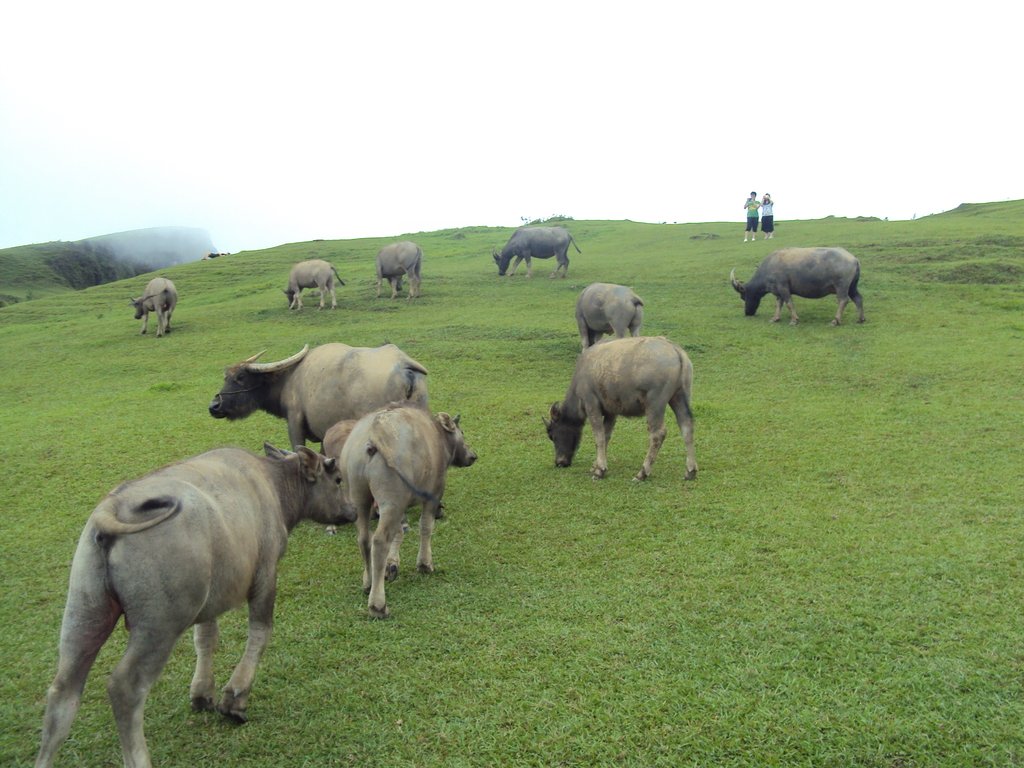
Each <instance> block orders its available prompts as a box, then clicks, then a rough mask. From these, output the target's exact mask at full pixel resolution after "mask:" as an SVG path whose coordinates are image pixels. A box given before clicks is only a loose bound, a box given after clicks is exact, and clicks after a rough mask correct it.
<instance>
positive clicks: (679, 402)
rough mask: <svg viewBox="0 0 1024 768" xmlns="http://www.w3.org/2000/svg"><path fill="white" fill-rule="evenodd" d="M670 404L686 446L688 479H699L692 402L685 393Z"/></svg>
mask: <svg viewBox="0 0 1024 768" xmlns="http://www.w3.org/2000/svg"><path fill="white" fill-rule="evenodd" d="M687 388H689V384H687ZM668 404H669V407H670V408H672V412H673V413H674V414H675V415H676V424H678V425H679V432H680V434H682V436H683V443H684V444H685V445H686V479H687V480H693V479H694V478H696V477H697V451H696V449H695V448H694V447H693V411H691V410H690V401H689V399H688V398H687V396H686V395H685V394H684V393H683V392H677V393H676V394H675V395H674V396H673V397H672V399H671V400H669V401H668Z"/></svg>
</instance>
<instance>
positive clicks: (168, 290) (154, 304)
mask: <svg viewBox="0 0 1024 768" xmlns="http://www.w3.org/2000/svg"><path fill="white" fill-rule="evenodd" d="M129 301H131V303H132V306H133V307H135V319H136V320H142V333H145V332H146V328H147V327H148V326H149V313H150V312H156V319H157V324H156V336H157V338H160V337H161V336H163V335H164V334H165V333H170V332H171V314H173V312H174V307H175V306H176V305H177V304H178V289H177V288H175V287H174V283H172V282H171V281H170V280H168V279H167V278H166V277H154V278H153V279H152V280H150V281H149V283H148V284H147V285H146V292H145V293H144V294H142V296H141V297H140V298H138V299H129Z"/></svg>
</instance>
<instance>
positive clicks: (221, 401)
mask: <svg viewBox="0 0 1024 768" xmlns="http://www.w3.org/2000/svg"><path fill="white" fill-rule="evenodd" d="M260 354H263V353H262V352H261V353H260ZM259 356H260V355H253V356H252V357H250V358H249V359H248V360H243V361H242V362H241V363H237V364H236V365H233V366H231V367H230V368H228V369H227V370H226V371H225V372H224V386H223V387H222V388H221V390H220V392H218V393H217V395H215V396H214V398H213V401H212V402H211V403H210V415H211V416H213V417H214V418H215V419H224V418H226V419H244V418H245V417H246V416H249V415H250V414H252V413H253V412H255V411H257V410H263V411H266V412H268V413H271V414H273V415H274V416H279V417H281V418H284V419H287V420H288V438H289V440H291V444H292V445H293V446H295V445H304V444H305V442H306V440H320V441H322V440H323V439H324V435H325V434H326V433H327V430H328V429H329V428H330V427H331V425H332V424H334V423H336V422H339V421H342V420H344V419H355V418H358V417H360V416H363V415H364V414H367V413H369V412H370V411H373V410H374V409H376V408H381V407H383V406H385V405H387V404H388V403H391V402H394V401H399V400H408V401H410V402H412V403H415V404H417V405H422V406H424V407H425V406H426V405H427V382H426V375H427V369H426V368H424V367H423V366H422V365H420V364H419V363H417V362H416V361H415V360H413V359H412V358H411V357H409V356H408V355H407V354H405V352H403V351H402V350H400V349H399V348H398V347H396V346H395V345H394V344H385V345H384V346H382V347H350V346H348V345H347V344H323V345H321V346H319V347H316V348H315V349H313V350H312V351H310V349H309V345H308V344H307V345H306V346H304V347H303V348H302V349H301V350H300V351H299V352H297V353H296V354H294V355H292V356H291V357H289V358H286V359H284V360H281V361H279V362H276V363H257V362H255V361H256V359H257V358H258V357H259Z"/></svg>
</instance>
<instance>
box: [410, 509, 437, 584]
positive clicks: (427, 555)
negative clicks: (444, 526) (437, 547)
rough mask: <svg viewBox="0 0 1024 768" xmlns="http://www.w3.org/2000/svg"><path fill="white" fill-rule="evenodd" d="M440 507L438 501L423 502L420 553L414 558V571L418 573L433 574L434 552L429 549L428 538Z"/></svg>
mask: <svg viewBox="0 0 1024 768" xmlns="http://www.w3.org/2000/svg"><path fill="white" fill-rule="evenodd" d="M440 507H441V502H440V501H425V502H423V511H422V512H421V513H420V551H419V555H418V556H417V557H416V570H418V571H419V572H420V573H433V572H434V552H433V550H432V549H431V548H430V537H431V536H433V534H434V521H435V520H436V519H437V512H438V510H439V509H440Z"/></svg>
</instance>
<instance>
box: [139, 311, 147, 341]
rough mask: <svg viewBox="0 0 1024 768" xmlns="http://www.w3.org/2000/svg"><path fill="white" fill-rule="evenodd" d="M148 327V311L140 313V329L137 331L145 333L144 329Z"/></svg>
mask: <svg viewBox="0 0 1024 768" xmlns="http://www.w3.org/2000/svg"><path fill="white" fill-rule="evenodd" d="M147 328H149V312H143V313H142V330H141V331H139V333H140V334H141V335H142V336H145V335H146V329H147Z"/></svg>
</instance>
